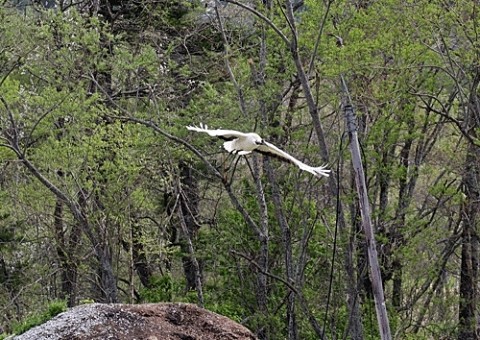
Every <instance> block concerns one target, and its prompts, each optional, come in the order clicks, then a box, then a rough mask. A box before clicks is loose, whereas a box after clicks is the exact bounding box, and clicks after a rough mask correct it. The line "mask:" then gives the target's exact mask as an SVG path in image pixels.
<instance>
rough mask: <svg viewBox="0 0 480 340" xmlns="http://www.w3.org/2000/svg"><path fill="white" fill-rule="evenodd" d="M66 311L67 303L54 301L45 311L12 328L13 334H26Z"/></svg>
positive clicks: (34, 314) (32, 315)
mask: <svg viewBox="0 0 480 340" xmlns="http://www.w3.org/2000/svg"><path fill="white" fill-rule="evenodd" d="M66 310H67V303H66V302H65V301H63V300H56V301H52V302H50V303H49V304H48V305H47V308H46V310H45V311H43V312H37V313H33V314H31V315H30V316H28V317H27V318H25V319H24V320H23V321H21V322H18V323H16V324H14V325H13V327H12V330H13V333H15V334H17V335H19V334H22V333H25V332H26V331H28V330H29V329H30V328H33V327H35V326H38V325H41V324H43V323H45V322H47V321H48V320H50V319H52V318H53V317H55V316H57V315H58V314H60V313H62V312H65V311H66Z"/></svg>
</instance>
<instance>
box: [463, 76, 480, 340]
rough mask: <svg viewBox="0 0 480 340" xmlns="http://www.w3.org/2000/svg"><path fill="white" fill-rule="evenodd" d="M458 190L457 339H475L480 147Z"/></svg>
mask: <svg viewBox="0 0 480 340" xmlns="http://www.w3.org/2000/svg"><path fill="white" fill-rule="evenodd" d="M479 83H480V70H478V69H477V70H476V75H475V78H474V81H473V84H472V87H471V89H470V97H469V102H468V106H467V110H466V111H465V117H464V118H465V119H464V120H465V125H466V129H465V132H466V133H467V134H468V135H469V136H470V137H471V139H472V140H477V139H478V132H477V130H478V128H479V127H480V102H479V98H478V95H477V91H478V86H479ZM464 168H465V173H464V175H463V179H462V184H463V186H462V189H463V192H464V194H465V202H464V206H463V211H462V213H463V216H462V227H463V229H462V256H461V264H460V300H459V306H458V319H459V320H458V321H459V334H458V339H459V340H465V339H478V336H479V334H478V332H477V314H478V311H477V302H478V301H477V284H478V264H479V263H478V233H477V226H478V225H479V223H480V214H479V209H480V204H479V202H480V147H479V146H478V145H476V144H473V143H471V142H470V144H469V146H468V149H467V156H466V158H465V166H464Z"/></svg>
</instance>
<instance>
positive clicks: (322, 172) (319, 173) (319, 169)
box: [312, 166, 331, 177]
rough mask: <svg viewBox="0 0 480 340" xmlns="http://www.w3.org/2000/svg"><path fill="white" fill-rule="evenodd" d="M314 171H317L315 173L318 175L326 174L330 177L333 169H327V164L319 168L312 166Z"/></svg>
mask: <svg viewBox="0 0 480 340" xmlns="http://www.w3.org/2000/svg"><path fill="white" fill-rule="evenodd" d="M312 170H313V172H315V175H317V176H325V177H328V176H330V172H331V170H327V169H325V166H319V167H318V168H312Z"/></svg>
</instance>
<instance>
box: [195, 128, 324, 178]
mask: <svg viewBox="0 0 480 340" xmlns="http://www.w3.org/2000/svg"><path fill="white" fill-rule="evenodd" d="M187 129H188V130H190V131H196V132H204V133H207V134H208V135H210V136H212V137H218V138H222V139H226V140H227V142H225V143H223V147H224V148H225V150H226V151H228V152H229V153H235V154H237V155H248V154H249V153H251V152H252V151H256V152H260V153H262V154H267V155H269V156H273V157H276V158H278V159H280V160H282V161H285V162H290V163H293V164H295V165H296V166H298V167H299V168H300V169H302V170H304V171H308V172H310V173H311V174H313V175H315V176H317V177H321V176H326V177H328V176H329V173H330V170H326V169H325V167H323V166H320V167H316V168H315V167H311V166H309V165H307V164H305V163H303V162H301V161H299V160H298V159H296V158H294V157H293V156H291V155H289V154H288V153H286V152H285V151H283V150H281V149H279V148H277V147H276V146H275V145H273V144H272V143H269V142H266V141H264V140H263V139H262V137H260V136H259V135H258V134H256V133H254V132H249V133H244V132H239V131H235V130H211V129H208V127H207V126H206V125H205V126H204V125H202V124H200V127H197V126H187Z"/></svg>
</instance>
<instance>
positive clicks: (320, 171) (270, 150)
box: [255, 142, 330, 177]
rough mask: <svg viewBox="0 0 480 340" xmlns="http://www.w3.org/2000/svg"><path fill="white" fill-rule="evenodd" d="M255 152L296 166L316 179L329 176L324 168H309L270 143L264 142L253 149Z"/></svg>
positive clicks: (328, 172) (328, 171)
mask: <svg viewBox="0 0 480 340" xmlns="http://www.w3.org/2000/svg"><path fill="white" fill-rule="evenodd" d="M255 151H258V152H260V153H263V154H267V155H270V156H273V157H276V158H279V159H280V160H282V161H286V162H290V163H293V164H295V165H296V166H298V167H299V168H300V169H302V170H304V171H308V172H310V173H311V174H313V175H315V176H317V177H321V176H325V177H328V176H329V175H330V170H326V169H325V167H324V166H320V167H316V168H314V167H312V166H309V165H307V164H305V163H303V162H301V161H299V160H298V159H296V158H295V157H293V156H291V155H289V154H288V153H286V152H285V151H283V150H281V149H279V148H277V147H276V146H275V145H273V144H272V143H269V142H264V144H262V145H259V146H258V147H257V148H256V149H255Z"/></svg>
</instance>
